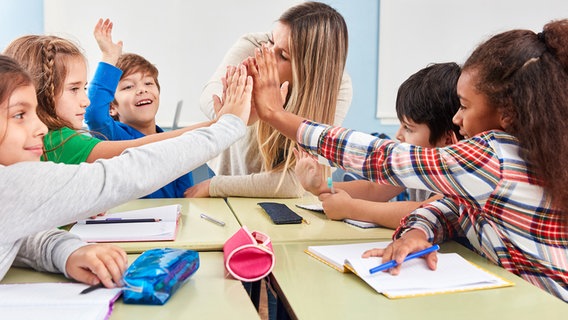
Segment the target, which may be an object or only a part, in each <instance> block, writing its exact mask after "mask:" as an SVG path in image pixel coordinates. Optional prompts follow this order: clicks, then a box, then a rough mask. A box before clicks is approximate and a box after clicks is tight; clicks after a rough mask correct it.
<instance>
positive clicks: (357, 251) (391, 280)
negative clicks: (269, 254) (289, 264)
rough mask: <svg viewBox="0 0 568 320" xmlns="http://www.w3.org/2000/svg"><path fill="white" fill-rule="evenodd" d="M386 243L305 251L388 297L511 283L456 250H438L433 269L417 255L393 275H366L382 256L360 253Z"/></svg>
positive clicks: (496, 286)
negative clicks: (368, 256) (448, 251)
mask: <svg viewBox="0 0 568 320" xmlns="http://www.w3.org/2000/svg"><path fill="white" fill-rule="evenodd" d="M389 243H390V242H369V243H356V244H344V245H328V246H310V247H308V248H307V249H306V253H307V254H309V255H311V256H313V257H314V258H316V259H318V260H320V261H322V262H324V263H325V264H327V265H329V266H331V267H333V268H335V269H337V270H339V271H341V272H346V271H347V270H350V271H352V272H354V273H355V274H356V275H357V276H359V277H360V278H361V279H363V280H364V281H365V282H366V283H367V284H369V285H370V286H371V287H372V288H373V289H375V290H376V291H377V292H379V293H382V294H383V295H385V296H387V297H388V298H391V299H395V298H404V297H412V296H421V295H429V294H439V293H449V292H459V291H470V290H480V289H489V288H498V287H507V286H512V285H514V284H513V283H511V282H508V281H506V280H503V279H501V278H499V277H497V276H495V275H494V274H492V273H489V272H488V271H486V270H483V269H481V268H480V267H478V266H476V265H474V264H472V263H471V262H469V261H467V260H465V259H464V258H462V257H461V256H460V255H458V254H457V253H438V254H437V255H438V264H437V269H436V270H435V271H432V270H430V269H429V268H428V266H427V265H426V261H425V260H424V259H420V258H417V259H413V260H409V261H406V262H404V263H403V264H402V269H401V272H400V274H399V275H397V276H393V275H391V274H389V273H387V272H377V273H375V274H370V273H369V269H371V268H373V267H376V266H378V265H380V264H381V262H382V259H381V258H376V257H373V258H368V259H364V258H361V255H362V254H363V252H365V251H366V250H368V249H373V248H384V247H386V246H387V245H388V244H389Z"/></svg>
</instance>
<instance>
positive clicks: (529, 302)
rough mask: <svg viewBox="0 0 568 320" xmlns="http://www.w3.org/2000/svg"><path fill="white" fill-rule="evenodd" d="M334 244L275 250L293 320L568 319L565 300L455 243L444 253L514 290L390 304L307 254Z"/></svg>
mask: <svg viewBox="0 0 568 320" xmlns="http://www.w3.org/2000/svg"><path fill="white" fill-rule="evenodd" d="M333 243H339V242H327V243H322V242H320V243H313V242H309V243H306V242H304V243H286V244H276V245H274V252H275V254H276V265H275V267H274V269H273V271H272V275H271V283H272V284H273V286H274V287H275V288H276V291H277V293H278V296H279V297H281V298H282V300H283V303H284V304H285V305H286V308H287V309H288V312H289V313H290V315H291V316H292V318H298V319H389V320H390V319H436V320H440V319H475V320H481V319H499V320H505V319H511V320H520V319H543V320H544V319H547V320H550V319H566V316H567V314H568V304H566V303H565V302H563V301H562V300H560V299H558V298H556V297H554V296H552V295H550V294H548V293H546V292H545V291H543V290H541V289H540V288H537V287H535V286H533V285H531V284H529V283H528V282H526V281H524V280H523V279H521V278H519V277H517V276H515V275H514V274H512V273H509V272H507V271H506V270H504V269H502V268H501V267H499V266H496V265H494V264H492V263H490V262H488V261H486V260H485V259H484V258H482V257H481V256H479V255H477V254H475V253H474V252H472V251H469V250H468V249H466V248H465V247H463V246H461V245H459V244H457V243H455V242H450V243H447V244H443V245H442V249H441V250H440V251H441V252H457V253H459V254H460V255H462V256H463V257H464V258H466V259H468V260H469V261H471V262H473V263H475V264H477V265H478V266H480V267H482V268H484V269H486V270H488V271H490V272H493V273H494V274H496V275H498V276H501V277H502V278H504V279H506V280H509V281H512V282H513V283H515V286H513V287H507V288H498V289H490V290H478V291H470V292H460V293H448V294H439V295H430V296H422V297H413V298H403V299H396V300H390V299H388V298H386V297H385V296H383V295H381V294H379V293H377V292H376V291H375V290H374V289H372V288H371V287H370V286H368V285H367V284H366V283H365V282H364V281H363V280H362V279H360V278H359V277H357V276H356V275H354V274H352V273H341V272H339V271H337V270H335V269H333V268H331V267H329V266H327V265H326V264H324V263H322V262H320V261H318V260H316V259H314V258H312V257H311V256H309V255H308V254H306V253H305V252H304V250H305V249H306V248H307V247H308V246H310V245H324V244H333ZM341 243H346V242H341Z"/></svg>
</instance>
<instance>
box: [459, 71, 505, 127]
mask: <svg viewBox="0 0 568 320" xmlns="http://www.w3.org/2000/svg"><path fill="white" fill-rule="evenodd" d="M475 83H476V73H475V72H474V71H472V70H464V71H462V74H461V75H460V78H459V79H458V85H457V90H458V96H459V98H460V104H461V106H460V108H459V110H458V112H457V113H456V114H455V116H454V118H453V122H454V124H455V125H457V126H459V127H460V134H461V135H463V136H464V137H465V138H471V137H473V136H474V135H476V134H479V133H481V132H484V131H488V130H504V129H505V128H504V120H503V115H502V112H501V111H499V110H497V109H495V108H492V107H491V106H489V104H488V103H487V98H486V97H485V95H483V94H481V93H480V92H479V91H478V90H477V89H476V88H475Z"/></svg>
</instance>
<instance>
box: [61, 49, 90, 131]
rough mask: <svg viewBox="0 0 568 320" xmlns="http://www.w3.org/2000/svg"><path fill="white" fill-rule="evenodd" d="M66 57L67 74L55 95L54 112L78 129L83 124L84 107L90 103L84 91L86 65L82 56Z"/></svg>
mask: <svg viewBox="0 0 568 320" xmlns="http://www.w3.org/2000/svg"><path fill="white" fill-rule="evenodd" d="M67 59H68V61H67V63H66V66H67V75H66V76H65V80H64V81H63V88H62V91H61V92H60V93H59V94H58V95H57V96H56V97H55V113H56V114H57V117H59V118H60V119H62V120H65V121H67V122H68V123H69V124H70V125H71V126H72V129H75V130H78V129H81V127H82V126H83V119H84V118H85V108H87V107H88V106H89V104H90V103H91V102H90V101H89V98H88V97H87V91H86V86H87V65H86V63H85V60H84V59H83V57H78V56H70V57H68V58H67Z"/></svg>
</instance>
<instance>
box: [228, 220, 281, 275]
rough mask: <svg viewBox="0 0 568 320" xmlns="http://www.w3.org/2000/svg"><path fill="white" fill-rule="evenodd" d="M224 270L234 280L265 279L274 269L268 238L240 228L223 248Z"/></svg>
mask: <svg viewBox="0 0 568 320" xmlns="http://www.w3.org/2000/svg"><path fill="white" fill-rule="evenodd" d="M223 256H224V262H225V268H226V269H227V271H228V272H229V273H230V274H231V275H232V276H233V277H234V278H236V279H238V280H241V281H245V282H253V281H257V280H260V279H262V278H264V277H266V276H267V275H268V274H269V273H270V272H272V268H273V267H274V262H275V259H274V252H273V250H272V242H271V241H270V237H268V236H267V235H266V234H264V233H262V232H258V231H253V232H250V231H249V230H248V229H247V227H246V226H243V227H241V228H240V229H239V230H238V231H237V232H236V233H235V234H234V235H233V236H231V237H230V238H229V239H228V240H227V241H226V242H225V245H224V246H223Z"/></svg>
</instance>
